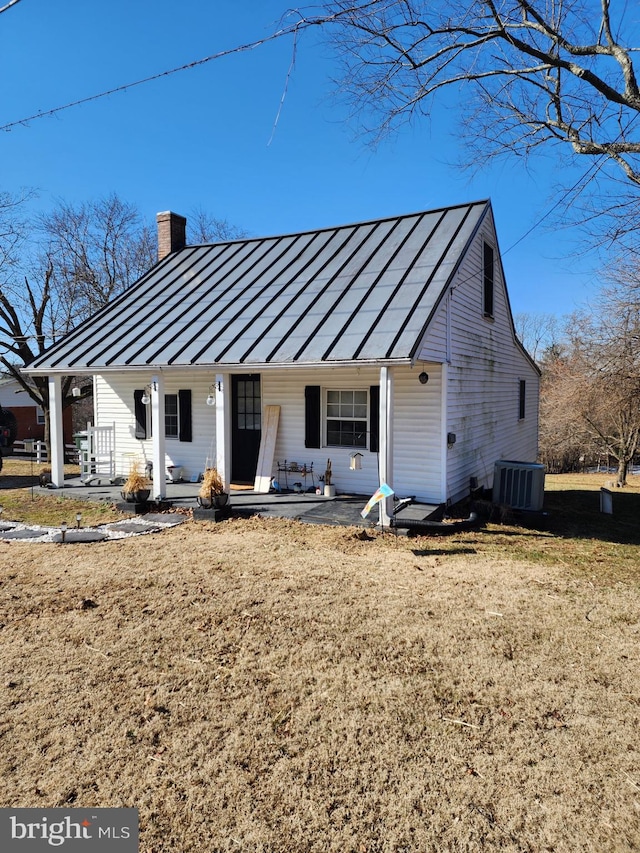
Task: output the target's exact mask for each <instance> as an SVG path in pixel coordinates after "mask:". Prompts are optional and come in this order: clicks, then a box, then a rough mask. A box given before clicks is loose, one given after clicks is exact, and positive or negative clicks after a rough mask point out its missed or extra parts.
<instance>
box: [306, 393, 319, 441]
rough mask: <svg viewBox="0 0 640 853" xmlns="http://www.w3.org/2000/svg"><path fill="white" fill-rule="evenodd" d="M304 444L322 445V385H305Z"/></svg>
mask: <svg viewBox="0 0 640 853" xmlns="http://www.w3.org/2000/svg"><path fill="white" fill-rule="evenodd" d="M304 418H305V420H304V446H305V447H320V386H319V385H305V389H304Z"/></svg>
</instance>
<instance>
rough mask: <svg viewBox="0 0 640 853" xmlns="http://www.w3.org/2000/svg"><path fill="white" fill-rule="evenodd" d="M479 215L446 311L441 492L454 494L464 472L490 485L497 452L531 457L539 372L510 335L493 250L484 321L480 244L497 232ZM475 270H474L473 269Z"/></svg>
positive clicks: (465, 485) (465, 488) (461, 491)
mask: <svg viewBox="0 0 640 853" xmlns="http://www.w3.org/2000/svg"><path fill="white" fill-rule="evenodd" d="M490 224H491V223H490V222H487V223H485V229H484V232H481V233H480V234H479V235H478V236H477V237H476V240H475V241H474V242H473V244H472V245H471V247H470V249H469V251H468V253H467V255H466V257H465V259H464V261H463V263H462V264H461V266H460V269H459V271H458V275H457V277H456V282H455V288H454V291H453V297H452V309H453V310H452V311H451V317H450V327H449V333H448V334H449V339H450V358H451V361H450V365H449V368H448V382H449V387H448V391H447V398H448V412H447V419H446V431H447V432H452V433H454V434H455V435H456V442H455V444H453V445H452V446H450V447H449V448H448V450H447V492H448V496H449V498H450V499H451V500H452V501H456V500H459V499H460V498H462V497H464V496H465V495H468V494H469V479H470V477H476V478H477V480H478V482H479V484H480V485H484V486H491V484H492V482H493V470H494V464H495V462H496V461H497V460H499V459H515V460H518V461H522V462H535V461H536V458H537V451H538V444H537V427H538V408H537V406H538V388H539V375H538V373H537V371H536V369H535V368H534V366H533V365H532V364H531V362H530V361H529V359H528V358H527V357H526V355H525V354H524V353H523V352H522V350H521V349H520V347H519V346H518V344H517V343H516V340H515V336H514V332H513V328H512V324H511V314H510V309H509V304H508V298H507V293H506V289H505V286H504V282H503V280H502V268H501V265H500V262H499V256H498V254H497V253H496V256H495V269H494V287H493V319H492V321H491V322H486V321H483V319H482V317H479V310H478V306H480V305H483V298H484V293H483V288H484V279H483V276H480V275H478V274H477V271H478V270H482V269H483V261H484V245H485V243H492V242H493V241H494V239H495V237H494V235H493V233H492V231H491V230H489V231H487V229H488V228H489V226H490ZM474 273H475V274H474ZM521 380H524V381H525V382H526V398H525V409H526V417H525V418H523V419H520V418H519V393H520V381H521Z"/></svg>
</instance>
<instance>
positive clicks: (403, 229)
mask: <svg viewBox="0 0 640 853" xmlns="http://www.w3.org/2000/svg"><path fill="white" fill-rule="evenodd" d="M489 207H490V205H489V202H486V201H483V202H477V203H473V204H467V205H460V206H457V207H450V208H443V209H440V210H435V211H427V212H424V213H416V214H410V215H407V216H401V217H395V218H390V219H383V220H377V221H372V222H365V223H360V224H356V225H347V226H341V227H337V228H330V229H323V230H320V231H310V232H304V233H301V234H290V235H285V236H281V237H267V238H259V239H258V238H255V239H243V240H236V241H231V242H228V243H217V244H213V245H208V246H195V247H187V248H185V249H183V250H181V251H179V252H176V253H174V254H172V255H170V256H169V257H167V258H165V259H164V260H163V261H161V262H160V263H159V264H157V265H156V266H155V267H154V268H153V269H152V270H150V271H149V272H148V273H147V274H146V275H145V276H143V278H142V279H140V280H139V281H138V282H136V284H134V285H133V286H132V287H131V288H129V290H127V291H126V292H125V293H123V294H121V295H120V296H119V297H118V298H117V299H115V300H113V301H112V302H111V303H110V304H109V305H107V306H106V307H105V308H103V309H102V310H101V311H100V312H98V313H97V314H96V315H95V316H94V317H92V318H91V319H90V320H88V321H87V322H85V323H83V324H82V325H81V326H79V327H78V328H77V329H76V330H74V331H73V332H71V333H70V334H69V335H67V336H66V337H65V338H64V339H63V340H61V341H60V342H59V343H58V344H56V345H54V346H53V347H52V348H51V349H49V350H48V351H47V352H46V353H45V354H44V355H43V356H40V357H39V358H38V359H36V360H35V361H34V362H33V363H32V365H30V368H29V369H30V370H32V371H34V372H47V371H60V372H70V371H82V370H83V369H87V370H93V371H95V372H100V371H103V370H109V369H123V368H137V367H146V366H152V365H153V366H157V367H162V366H170V365H176V366H185V365H186V366H189V365H194V366H195V365H202V366H206V365H216V366H219V367H223V366H225V365H228V366H236V365H247V366H252V365H269V364H274V365H275V364H296V363H300V364H317V363H321V362H329V363H332V362H333V363H341V362H345V361H370V360H386V361H394V360H398V359H410V358H412V357H413V355H414V354H415V350H416V347H417V346H418V343H419V341H420V340H421V339H422V336H423V334H424V331H425V329H426V328H427V325H428V322H429V319H430V317H431V316H432V313H433V310H434V308H435V306H436V305H437V303H438V301H439V300H440V298H441V296H442V294H443V292H444V291H445V290H446V287H447V285H448V283H449V282H450V280H451V277H452V275H453V273H454V271H455V269H456V268H457V265H458V264H459V262H460V259H461V258H462V256H463V254H464V252H465V251H466V248H467V247H468V246H469V244H470V241H471V240H472V239H473V236H474V234H475V233H476V231H477V228H478V227H479V225H480V223H481V221H482V219H483V218H484V216H485V215H486V213H487V210H488V209H489Z"/></svg>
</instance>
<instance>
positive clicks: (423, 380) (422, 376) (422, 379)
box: [418, 370, 429, 385]
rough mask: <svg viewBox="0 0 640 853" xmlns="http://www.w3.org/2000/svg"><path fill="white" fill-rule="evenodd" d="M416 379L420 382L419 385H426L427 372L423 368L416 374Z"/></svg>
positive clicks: (427, 379)
mask: <svg viewBox="0 0 640 853" xmlns="http://www.w3.org/2000/svg"><path fill="white" fill-rule="evenodd" d="M418 381H419V382H420V384H421V385H426V384H427V382H428V381H429V374H428V373H425V372H424V370H423V371H422V373H420V374H419V376H418Z"/></svg>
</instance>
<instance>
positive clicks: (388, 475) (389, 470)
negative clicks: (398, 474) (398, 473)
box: [379, 367, 393, 527]
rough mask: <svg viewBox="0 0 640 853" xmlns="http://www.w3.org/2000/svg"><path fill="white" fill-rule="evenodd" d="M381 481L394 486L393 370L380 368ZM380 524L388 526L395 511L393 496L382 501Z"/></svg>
mask: <svg viewBox="0 0 640 853" xmlns="http://www.w3.org/2000/svg"><path fill="white" fill-rule="evenodd" d="M379 446H380V454H379V458H380V467H379V474H380V483H386V484H387V485H388V486H391V488H393V370H392V368H390V367H381V368H380V442H379ZM379 506H380V524H381V526H382V527H388V526H389V524H390V522H391V514H392V512H393V498H383V499H382V500H381V501H380V504H379Z"/></svg>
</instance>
